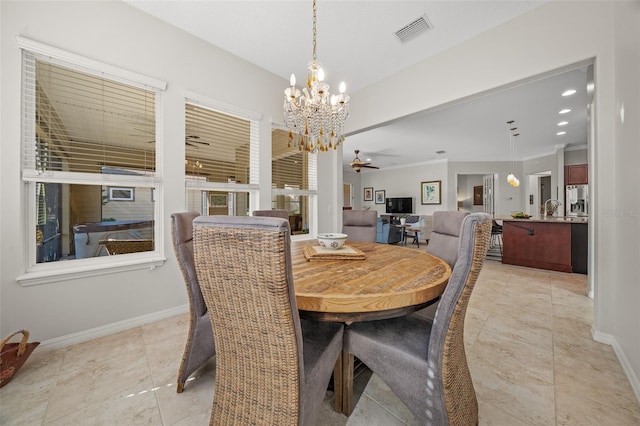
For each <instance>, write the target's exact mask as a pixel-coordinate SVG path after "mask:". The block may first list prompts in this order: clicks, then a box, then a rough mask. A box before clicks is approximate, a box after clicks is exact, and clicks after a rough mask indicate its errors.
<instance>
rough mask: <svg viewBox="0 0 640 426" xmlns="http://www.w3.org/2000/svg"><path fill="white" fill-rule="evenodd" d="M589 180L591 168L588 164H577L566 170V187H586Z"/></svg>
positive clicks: (567, 167)
mask: <svg viewBox="0 0 640 426" xmlns="http://www.w3.org/2000/svg"><path fill="white" fill-rule="evenodd" d="M588 179H589V166H588V165H587V164H575V165H572V166H566V167H565V169H564V184H565V185H586V184H587V183H589V182H588Z"/></svg>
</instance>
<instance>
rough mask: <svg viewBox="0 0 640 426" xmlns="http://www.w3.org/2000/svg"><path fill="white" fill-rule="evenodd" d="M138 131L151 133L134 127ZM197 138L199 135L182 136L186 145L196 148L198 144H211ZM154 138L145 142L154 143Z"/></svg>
mask: <svg viewBox="0 0 640 426" xmlns="http://www.w3.org/2000/svg"><path fill="white" fill-rule="evenodd" d="M134 130H136V131H138V132H145V133H151V132H149V131H147V130H141V129H134ZM198 139H200V136H198V135H186V136H185V138H184V143H185V145H187V146H191V147H193V148H196V149H197V148H198V144H200V145H211V144H210V143H209V142H203V141H199V140H198ZM155 141H156V140H155V139H153V140H150V141H147V143H155Z"/></svg>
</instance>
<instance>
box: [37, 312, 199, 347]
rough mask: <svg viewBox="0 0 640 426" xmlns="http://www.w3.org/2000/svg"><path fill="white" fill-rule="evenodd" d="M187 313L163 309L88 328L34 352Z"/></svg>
mask: <svg viewBox="0 0 640 426" xmlns="http://www.w3.org/2000/svg"><path fill="white" fill-rule="evenodd" d="M185 312H189V305H181V306H176V307H175V308H170V309H165V310H163V311H158V312H153V313H151V314H147V315H142V316H139V317H135V318H130V319H127V320H124V321H118V322H114V323H111V324H107V325H103V326H100V327H95V328H90V329H88V330H83V331H79V332H77V333H71V334H67V335H66V336H61V337H56V338H55V339H49V340H45V341H43V342H40V345H39V346H38V348H37V349H36V352H44V351H50V350H54V349H61V348H66V347H67V346H71V345H76V344H78V343H82V342H86V341H89V340H93V339H97V338H98V337H104V336H108V335H110V334H113V333H118V332H120V331H124V330H129V329H130V328H134V327H139V326H141V325H145V324H149V323H152V322H155V321H159V320H161V319H165V318H170V317H172V316H176V315H180V314H183V313H185Z"/></svg>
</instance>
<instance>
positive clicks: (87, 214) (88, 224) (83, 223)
mask: <svg viewBox="0 0 640 426" xmlns="http://www.w3.org/2000/svg"><path fill="white" fill-rule="evenodd" d="M36 188H37V191H36V205H37V211H38V223H37V231H36V263H43V262H52V261H57V260H65V259H85V258H90V257H100V256H107V255H110V254H111V255H113V254H124V253H135V252H142V251H153V250H154V234H153V225H154V220H153V218H154V213H155V211H154V209H155V202H154V200H153V192H154V189H153V188H145V187H132V188H130V189H131V190H132V191H134V192H135V194H136V197H135V200H133V201H129V202H120V201H117V200H111V199H110V198H109V195H108V194H109V189H110V188H109V187H108V186H103V185H77V184H62V183H44V182H37V183H36Z"/></svg>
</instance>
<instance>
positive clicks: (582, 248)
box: [571, 223, 589, 274]
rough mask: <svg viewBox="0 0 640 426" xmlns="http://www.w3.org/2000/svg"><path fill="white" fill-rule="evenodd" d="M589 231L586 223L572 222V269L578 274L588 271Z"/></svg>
mask: <svg viewBox="0 0 640 426" xmlns="http://www.w3.org/2000/svg"><path fill="white" fill-rule="evenodd" d="M588 247H589V233H588V227H587V224H586V223H572V224H571V269H572V271H573V272H574V273H577V274H586V273H587V258H588V257H587V256H588V255H587V251H588V250H587V248H588Z"/></svg>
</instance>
